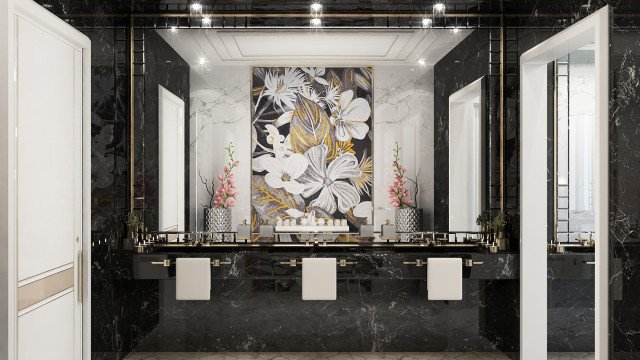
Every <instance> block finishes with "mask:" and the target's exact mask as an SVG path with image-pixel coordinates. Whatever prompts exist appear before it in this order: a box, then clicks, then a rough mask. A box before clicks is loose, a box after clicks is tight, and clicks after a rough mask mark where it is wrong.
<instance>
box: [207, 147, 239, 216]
mask: <svg viewBox="0 0 640 360" xmlns="http://www.w3.org/2000/svg"><path fill="white" fill-rule="evenodd" d="M225 149H226V150H227V154H228V156H229V162H228V163H227V165H225V166H224V169H223V172H222V174H220V175H218V181H219V184H218V187H217V188H216V190H215V191H212V190H213V185H214V183H212V184H211V185H212V186H211V189H209V186H208V185H207V181H206V179H203V180H202V181H203V183H205V185H206V186H207V192H209V195H211V200H210V201H209V207H213V208H232V207H234V206H235V205H236V200H237V198H238V191H237V190H236V184H235V182H234V175H233V169H235V168H236V167H238V165H239V164H240V162H239V161H238V160H235V159H234V155H235V150H234V148H233V143H230V144H229V146H227V147H226V148H225Z"/></svg>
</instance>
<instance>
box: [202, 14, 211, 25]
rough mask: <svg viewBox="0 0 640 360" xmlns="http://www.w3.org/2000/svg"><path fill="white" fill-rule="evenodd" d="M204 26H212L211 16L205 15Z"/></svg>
mask: <svg viewBox="0 0 640 360" xmlns="http://www.w3.org/2000/svg"><path fill="white" fill-rule="evenodd" d="M202 26H211V18H210V17H208V16H207V17H203V18H202Z"/></svg>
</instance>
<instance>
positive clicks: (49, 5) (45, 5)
mask: <svg viewBox="0 0 640 360" xmlns="http://www.w3.org/2000/svg"><path fill="white" fill-rule="evenodd" d="M42 6H44V7H45V8H47V9H51V8H52V7H53V5H51V4H42Z"/></svg>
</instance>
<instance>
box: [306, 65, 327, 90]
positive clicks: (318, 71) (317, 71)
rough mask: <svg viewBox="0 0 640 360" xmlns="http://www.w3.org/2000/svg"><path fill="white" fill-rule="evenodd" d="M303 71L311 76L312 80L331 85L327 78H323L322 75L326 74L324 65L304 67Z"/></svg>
mask: <svg viewBox="0 0 640 360" xmlns="http://www.w3.org/2000/svg"><path fill="white" fill-rule="evenodd" d="M302 71H304V72H305V73H306V74H307V75H309V78H310V79H311V80H312V81H314V80H315V81H316V82H317V83H318V84H322V85H325V86H327V85H329V83H328V82H327V80H325V79H323V78H322V77H321V76H324V68H323V67H317V68H302Z"/></svg>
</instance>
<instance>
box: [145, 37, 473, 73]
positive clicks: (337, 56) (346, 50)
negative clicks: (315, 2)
mask: <svg viewBox="0 0 640 360" xmlns="http://www.w3.org/2000/svg"><path fill="white" fill-rule="evenodd" d="M156 31H157V32H158V33H159V34H160V36H162V37H163V38H164V39H165V41H167V43H169V45H171V46H172V47H173V48H174V49H175V50H176V51H177V52H178V53H179V54H180V55H181V56H182V57H183V58H184V59H185V60H186V61H187V62H188V63H189V64H191V65H193V66H198V65H203V63H206V64H233V63H245V64H246V63H248V64H272V63H273V64H275V63H277V64H283V63H288V64H289V63H290V64H301V63H314V64H318V63H331V64H360V65H362V64H382V63H384V64H413V65H415V64H416V62H417V61H418V60H423V61H424V65H433V64H435V63H436V62H437V61H438V60H440V58H442V56H444V55H445V54H446V53H448V52H449V51H450V50H451V49H453V48H454V47H455V46H456V45H457V44H458V43H459V42H460V41H462V39H464V38H465V37H466V36H467V35H469V34H470V33H471V31H473V30H469V29H460V30H459V31H457V33H456V34H453V33H452V31H451V30H448V29H429V30H423V29H402V30H384V31H376V30H366V31H363V30H350V31H345V30H335V29H324V30H322V31H315V30H266V29H265V30H261V31H256V30H218V29H179V30H176V31H173V32H172V31H171V30H167V29H162V30H161V29H159V30H156Z"/></svg>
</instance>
